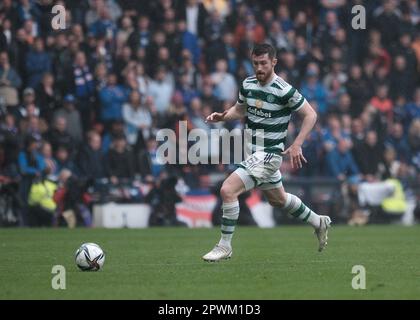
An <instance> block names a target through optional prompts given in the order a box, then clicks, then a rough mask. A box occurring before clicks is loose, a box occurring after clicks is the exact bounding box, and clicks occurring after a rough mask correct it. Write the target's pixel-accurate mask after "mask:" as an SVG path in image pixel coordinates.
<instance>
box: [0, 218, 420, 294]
mask: <svg viewBox="0 0 420 320" xmlns="http://www.w3.org/2000/svg"><path fill="white" fill-rule="evenodd" d="M218 238H219V231H218V230H217V229H185V228H178V229H175V228H169V229H168V228H150V229H140V230H133V229H120V230H104V229H76V230H68V229H2V230H0V299H165V300H166V299H185V300H191V299H267V300H273V299H420V227H419V226H416V227H409V228H407V227H400V226H367V227H360V228H351V227H345V226H336V227H333V228H332V229H331V231H330V243H329V246H328V247H327V249H326V251H324V252H322V253H318V252H317V240H316V237H315V236H314V235H313V234H312V228H311V227H309V226H299V227H281V228H274V229H258V228H247V227H238V228H237V232H236V233H235V237H234V252H233V257H232V259H231V260H229V261H223V262H219V263H206V262H203V261H202V260H201V256H202V255H203V254H204V253H206V252H207V251H209V250H210V249H211V248H212V247H213V245H214V244H215V243H216V240H217V239H218ZM83 242H95V243H98V244H99V245H100V246H101V247H102V248H103V249H104V251H105V252H106V260H105V265H104V269H103V270H101V271H99V272H82V271H79V270H78V269H77V267H76V266H75V263H74V253H75V251H76V249H77V248H78V247H79V245H80V244H81V243H83ZM53 265H63V266H65V268H66V286H67V288H66V290H53V289H52V288H51V280H52V277H53V276H54V275H53V274H51V270H52V266H53ZM354 265H363V266H364V267H365V268H366V290H353V289H352V286H351V282H352V278H353V277H354V276H355V274H352V267H353V266H354Z"/></svg>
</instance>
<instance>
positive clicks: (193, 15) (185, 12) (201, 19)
mask: <svg viewBox="0 0 420 320" xmlns="http://www.w3.org/2000/svg"><path fill="white" fill-rule="evenodd" d="M178 4H179V5H178V9H177V18H178V20H184V21H186V23H187V30H188V31H189V32H191V33H192V34H194V35H196V36H198V37H199V38H203V37H204V32H205V22H206V21H207V17H208V13H207V10H206V8H205V7H204V5H203V4H202V3H201V2H199V1H197V0H182V1H179V3H178Z"/></svg>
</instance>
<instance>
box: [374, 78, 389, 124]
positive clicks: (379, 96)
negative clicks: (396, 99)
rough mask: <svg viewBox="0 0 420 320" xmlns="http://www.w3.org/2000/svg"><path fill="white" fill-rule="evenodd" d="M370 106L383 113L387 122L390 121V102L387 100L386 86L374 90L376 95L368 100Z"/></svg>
mask: <svg viewBox="0 0 420 320" xmlns="http://www.w3.org/2000/svg"><path fill="white" fill-rule="evenodd" d="M370 104H371V105H372V106H373V107H374V108H375V109H377V110H379V111H380V112H382V113H384V114H385V115H386V117H387V119H388V122H391V121H392V108H393V106H392V100H391V99H389V98H388V86H386V85H382V86H379V87H378V88H377V89H376V95H375V96H374V97H373V98H372V99H371V100H370Z"/></svg>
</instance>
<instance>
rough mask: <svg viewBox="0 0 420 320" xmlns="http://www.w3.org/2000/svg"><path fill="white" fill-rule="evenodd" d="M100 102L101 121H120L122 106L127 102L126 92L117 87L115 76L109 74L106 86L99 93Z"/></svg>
mask: <svg viewBox="0 0 420 320" xmlns="http://www.w3.org/2000/svg"><path fill="white" fill-rule="evenodd" d="M99 99H100V102H101V119H102V120H103V121H112V120H120V119H122V105H123V103H124V102H126V101H127V92H126V90H125V89H124V88H123V87H122V86H119V85H117V76H116V75H115V74H110V75H109V76H108V84H107V86H106V87H105V88H103V89H102V90H101V91H100V92H99Z"/></svg>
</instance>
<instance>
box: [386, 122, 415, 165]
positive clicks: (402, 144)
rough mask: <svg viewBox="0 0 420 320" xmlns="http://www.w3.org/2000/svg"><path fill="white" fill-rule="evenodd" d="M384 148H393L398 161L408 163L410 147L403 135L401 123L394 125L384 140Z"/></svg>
mask: <svg viewBox="0 0 420 320" xmlns="http://www.w3.org/2000/svg"><path fill="white" fill-rule="evenodd" d="M385 146H389V147H392V148H394V150H395V151H396V153H397V157H398V160H400V161H403V162H405V163H409V161H410V160H409V159H410V147H409V145H408V142H407V139H406V137H405V135H404V128H403V126H402V124H401V123H394V125H393V126H392V130H391V134H390V135H389V136H388V137H387V138H386V139H385Z"/></svg>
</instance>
